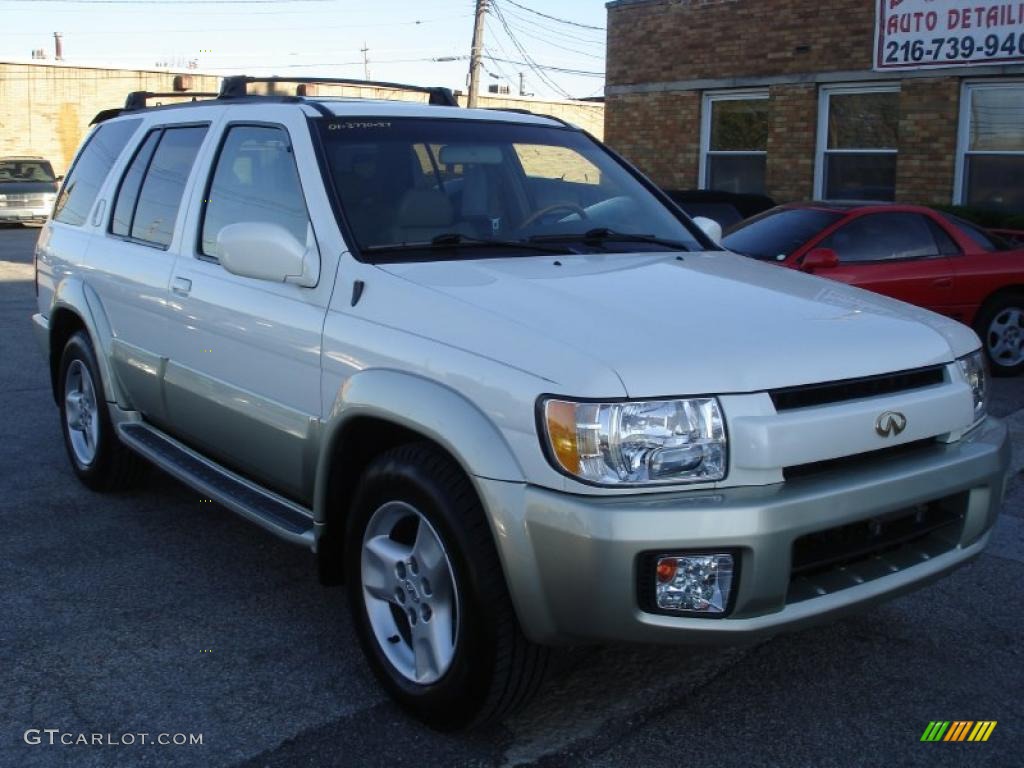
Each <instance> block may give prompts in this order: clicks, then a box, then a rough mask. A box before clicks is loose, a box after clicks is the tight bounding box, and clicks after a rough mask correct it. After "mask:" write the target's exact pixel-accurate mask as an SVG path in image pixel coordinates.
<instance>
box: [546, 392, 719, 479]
mask: <svg viewBox="0 0 1024 768" xmlns="http://www.w3.org/2000/svg"><path fill="white" fill-rule="evenodd" d="M541 405H542V419H543V429H542V431H543V433H544V438H545V439H546V441H547V447H548V449H549V451H548V452H549V455H550V456H551V458H552V460H553V462H554V464H555V466H556V467H557V468H558V469H560V470H562V471H563V472H566V473H568V474H570V475H572V476H573V477H576V478H579V479H580V480H583V481H585V482H588V483H595V484H598V485H627V486H628V485H654V484H670V483H707V482H713V481H716V480H721V479H723V478H724V477H725V472H726V459H727V453H726V439H725V424H724V421H723V419H722V411H721V409H720V408H719V405H718V400H716V399H715V398H713V397H698V398H689V399H685V400H645V401H632V402H623V403H577V402H573V401H570V400H557V399H547V400H544V401H543V402H542V404H541Z"/></svg>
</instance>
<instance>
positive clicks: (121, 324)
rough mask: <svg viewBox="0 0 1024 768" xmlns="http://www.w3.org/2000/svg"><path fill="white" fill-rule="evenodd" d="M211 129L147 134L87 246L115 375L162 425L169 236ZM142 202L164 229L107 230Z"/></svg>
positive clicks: (170, 128) (126, 222) (126, 220)
mask: <svg viewBox="0 0 1024 768" xmlns="http://www.w3.org/2000/svg"><path fill="white" fill-rule="evenodd" d="M207 130H208V127H207V126H206V125H202V126H196V125H188V126H179V125H173V124H170V125H164V126H160V127H156V128H154V129H153V130H151V131H148V132H147V133H145V134H144V136H143V138H141V139H140V141H139V144H138V149H137V151H136V152H134V153H133V154H132V156H131V158H130V160H128V162H127V164H126V168H125V171H124V174H123V181H121V182H120V183H119V184H117V185H114V184H111V185H110V187H108V194H110V196H111V205H110V206H108V207H107V209H106V214H105V215H104V216H102V217H101V219H102V220H98V221H97V224H98V228H97V231H96V237H95V239H94V240H93V243H92V246H91V248H90V251H89V263H90V266H91V267H92V273H91V275H90V283H91V284H92V285H93V287H94V289H95V290H96V293H97V294H98V295H99V298H100V301H101V303H102V305H103V311H104V313H105V315H106V317H107V319H108V321H109V323H110V328H111V332H112V336H113V341H112V342H111V345H112V349H111V352H112V354H111V365H112V367H113V370H114V375H115V376H117V379H118V381H119V382H120V384H121V386H122V387H123V388H124V390H125V392H126V393H127V395H128V398H129V400H130V401H131V402H130V404H131V407H132V408H134V409H135V410H138V411H139V412H140V413H142V414H143V416H145V417H146V418H147V419H149V420H151V421H153V422H154V423H157V424H164V423H166V417H167V414H166V411H165V408H164V400H163V396H162V392H161V374H162V372H163V365H164V360H166V355H167V348H166V341H167V283H168V280H169V279H170V276H171V273H172V270H173V266H174V261H175V250H174V249H173V248H172V247H171V243H172V240H173V236H174V233H175V228H176V223H177V221H178V219H179V217H180V209H181V207H182V205H181V201H182V200H183V199H185V198H186V193H187V190H188V188H189V184H190V181H191V180H192V179H193V176H194V174H193V170H194V168H195V158H196V156H197V155H198V153H199V151H200V150H201V148H202V145H203V142H204V140H205V138H206V134H207ZM118 178H119V179H120V178H121V174H119V175H118ZM140 189H141V190H142V192H141V194H140ZM147 190H148V191H147ZM143 205H145V206H148V207H149V209H150V210H159V211H160V228H159V230H156V229H154V228H153V227H149V228H147V230H146V231H141V230H140V234H141V235H143V237H138V238H135V239H132V238H130V237H128V236H123V237H122V236H118V235H115V234H113V233H111V234H108V233H107V231H106V230H107V228H108V226H110V227H112V228H113V229H114V230H115V231H119V228H120V227H121V226H127V227H129V228H130V227H131V225H132V223H133V221H135V220H137V217H136V215H135V214H136V213H137V210H138V209H139V208H140V207H142V206H143ZM118 214H119V215H118ZM128 231H129V229H125V230H124V232H125V234H126V235H127V232H128ZM147 238H148V239H147Z"/></svg>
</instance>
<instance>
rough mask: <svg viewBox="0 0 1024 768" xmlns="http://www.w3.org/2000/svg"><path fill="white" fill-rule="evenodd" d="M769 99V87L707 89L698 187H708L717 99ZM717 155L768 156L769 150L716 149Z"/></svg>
mask: <svg viewBox="0 0 1024 768" xmlns="http://www.w3.org/2000/svg"><path fill="white" fill-rule="evenodd" d="M762 99H763V100H765V101H767V100H768V89H767V88H757V89H753V90H751V89H747V90H742V91H736V90H733V91H705V92H704V98H703V100H702V103H701V110H700V161H699V163H700V165H699V173H698V187H699V188H700V189H707V188H708V184H707V183H708V155H709V154H711V153H712V149H711V109H712V107H713V105H714V103H715V102H716V101H759V100H762ZM714 154H716V155H737V156H738V155H743V156H751V155H755V156H763V157H768V150H767V149H765V150H764V151H759V150H714Z"/></svg>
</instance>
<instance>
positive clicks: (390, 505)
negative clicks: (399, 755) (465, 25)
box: [344, 443, 548, 730]
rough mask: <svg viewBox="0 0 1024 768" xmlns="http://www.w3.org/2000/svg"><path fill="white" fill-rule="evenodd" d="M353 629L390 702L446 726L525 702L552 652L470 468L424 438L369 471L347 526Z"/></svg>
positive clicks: (475, 721) (509, 709) (455, 726)
mask: <svg viewBox="0 0 1024 768" xmlns="http://www.w3.org/2000/svg"><path fill="white" fill-rule="evenodd" d="M345 549H346V551H345V558H344V561H345V569H346V575H347V578H346V582H347V584H348V592H349V604H350V608H351V611H352V617H353V621H354V624H355V628H356V632H357V634H358V636H359V640H360V643H361V645H362V647H363V651H364V652H365V654H366V657H367V659H368V661H369V663H370V666H371V667H372V669H373V671H374V673H375V674H376V675H377V677H378V678H379V679H380V681H381V683H382V684H383V685H384V687H385V688H386V689H387V690H388V692H389V693H390V694H391V696H392V697H393V698H394V699H395V700H396V701H398V703H399V704H401V705H402V706H403V707H404V708H405V709H406V710H408V711H409V712H410V713H412V714H413V715H414V716H415V717H417V718H419V719H420V720H422V721H423V722H425V723H427V724H428V725H430V726H431V727H433V728H436V729H438V730H454V729H458V728H465V727H467V726H471V725H479V724H482V723H484V722H487V721H491V720H495V719H498V718H500V717H502V716H504V715H506V714H508V713H510V712H512V711H514V710H515V709H517V708H519V707H520V706H522V705H523V704H525V703H526V702H527V701H528V700H529V699H530V698H531V697H532V696H533V694H534V693H535V692H536V691H537V689H538V688H539V687H540V684H541V682H542V679H543V676H544V672H545V669H546V666H547V657H548V652H547V649H544V648H541V647H540V646H537V645H534V644H533V643H531V642H529V641H528V640H527V639H526V638H525V637H524V636H523V634H522V631H521V630H520V628H519V623H518V621H517V619H516V616H515V611H514V609H513V607H512V601H511V599H510V597H509V595H508V590H507V588H506V586H505V581H504V576H503V572H502V568H501V563H500V561H499V559H498V553H497V550H496V549H495V546H494V540H493V538H492V535H491V530H490V527H489V525H488V523H487V519H486V516H485V512H484V510H483V508H482V506H481V504H480V502H479V500H478V498H477V496H476V493H475V491H474V489H473V487H472V485H471V484H470V482H469V480H468V478H467V477H466V475H465V474H464V473H463V471H462V469H461V468H460V467H459V466H458V465H457V464H456V463H455V462H454V461H453V460H452V459H451V458H450V457H449V456H448V455H447V454H446V453H444V452H443V451H441V450H440V449H438V448H436V447H434V446H433V445H430V444H428V443H417V444H411V445H405V446H401V447H398V448H395V449H392V450H390V451H387V452H386V453H384V454H382V455H381V456H380V457H378V458H377V459H376V460H375V461H373V463H372V464H371V465H370V466H369V467H368V468H367V470H366V472H365V473H364V474H363V477H362V480H361V482H360V485H359V489H358V492H357V494H356V497H355V500H354V502H353V506H352V509H351V513H350V515H349V520H348V531H347V535H346V547H345Z"/></svg>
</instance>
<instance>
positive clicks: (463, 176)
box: [321, 118, 703, 260]
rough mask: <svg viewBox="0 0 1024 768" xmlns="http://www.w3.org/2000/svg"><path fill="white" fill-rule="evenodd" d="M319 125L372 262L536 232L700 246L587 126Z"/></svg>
mask: <svg viewBox="0 0 1024 768" xmlns="http://www.w3.org/2000/svg"><path fill="white" fill-rule="evenodd" d="M321 127H322V135H323V138H324V147H325V152H326V159H327V165H328V169H329V172H330V175H331V178H332V181H333V184H334V187H335V189H336V191H337V194H338V198H339V199H340V201H341V206H342V209H343V212H344V215H345V219H346V220H347V222H348V225H349V227H350V229H351V232H352V234H353V236H354V237H355V240H356V243H357V245H358V246H359V248H360V250H361V251H362V253H363V257H364V258H365V259H367V260H374V259H376V258H378V256H379V255H380V254H375V253H374V252H375V251H376V252H383V251H388V255H387V257H386V258H389V259H395V258H406V257H408V258H452V256H451V254H450V253H448V252H445V251H446V249H448V250H452V249H455V248H456V247H458V249H459V250H465V249H468V250H471V251H486V250H487V249H488V248H491V249H493V248H494V246H496V245H499V244H500V245H502V246H504V247H505V250H504V251H503V252H502V253H500V254H495V255H505V256H507V255H509V254H510V253H515V248H514V245H515V244H517V243H529V242H533V243H538V242H543V243H544V244H545V245H547V246H549V247H551V248H557V247H562V249H563V251H565V250H569V249H571V250H574V251H575V250H584V251H589V250H594V249H599V250H609V249H618V250H634V251H635V250H645V251H650V250H659V249H661V248H663V247H671V246H672V244H674V243H678V244H680V245H681V247H682V248H684V249H691V250H702V249H703V246H702V245H701V243H699V242H698V240H697V236H696V235H694V234H693V232H691V231H690V230H689V229H688V228H687V225H686V224H684V223H683V221H682V219H681V218H680V217H679V216H677V215H676V214H674V213H673V212H672V211H670V210H669V209H668V208H667V207H666V206H665V205H663V204H662V203H661V202H660V201H659V200H658V199H657V198H656V197H655V196H654V195H653V194H651V192H649V191H648V190H647V189H646V188H645V187H644V186H643V184H641V183H640V182H639V181H638V180H637V179H636V178H635V177H634V176H633V175H632V174H631V173H630V172H629V171H627V170H626V169H625V168H624V167H622V166H621V165H620V164H619V163H618V162H616V160H615V159H614V158H613V157H612V156H611V155H609V154H608V153H607V152H605V151H604V150H603V149H602V148H601V146H600V145H599V144H597V143H595V142H594V141H592V140H591V139H589V138H588V137H587V136H586V135H585V134H583V133H581V132H579V131H575V130H570V129H565V128H555V127H546V126H538V125H526V124H515V123H501V122H483V121H470V120H451V119H446V120H433V119H417V118H412V119H409V118H406V119H394V118H380V119H378V118H358V119H356V118H336V119H332V120H325V121H321ZM595 233H598V235H597V236H595ZM630 235H633V236H645V237H646V238H648V240H645V242H644V243H643V244H642V245H641V244H638V243H637V242H633V241H630V240H629V237H628V236H630ZM563 240H564V241H565V245H561V242H562V241H563ZM651 240H656V241H664V242H651ZM431 245H432V246H433V247H432V248H431V247H430V246H431ZM510 246H512V247H510ZM549 249H550V248H549ZM519 250H520V251H521V253H522V254H523V255H535V254H537V253H538V252H543V251H539V250H537V249H533V250H530V249H526V248H523V249H519ZM425 251H429V252H425ZM477 255H479V254H478V253H474V254H473V256H474V257H476V256H477ZM381 257H382V258H383V256H381Z"/></svg>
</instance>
